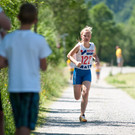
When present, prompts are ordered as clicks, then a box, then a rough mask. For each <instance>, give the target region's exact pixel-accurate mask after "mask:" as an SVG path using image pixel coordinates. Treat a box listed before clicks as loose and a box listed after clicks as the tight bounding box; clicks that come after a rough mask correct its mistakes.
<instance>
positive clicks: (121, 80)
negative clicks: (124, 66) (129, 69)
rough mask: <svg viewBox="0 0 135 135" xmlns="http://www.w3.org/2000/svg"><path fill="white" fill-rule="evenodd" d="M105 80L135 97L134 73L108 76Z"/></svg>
mask: <svg viewBox="0 0 135 135" xmlns="http://www.w3.org/2000/svg"><path fill="white" fill-rule="evenodd" d="M105 80H106V81H107V83H109V84H111V85H113V86H115V87H117V88H120V89H122V90H123V91H125V92H126V93H127V94H128V95H130V96H131V97H132V98H134V99H135V73H127V74H117V75H113V76H108V77H107V78H106V79H105Z"/></svg>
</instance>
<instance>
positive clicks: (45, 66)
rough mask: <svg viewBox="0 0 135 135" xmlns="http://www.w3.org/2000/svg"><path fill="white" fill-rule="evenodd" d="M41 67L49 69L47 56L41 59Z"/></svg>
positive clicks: (43, 69)
mask: <svg viewBox="0 0 135 135" xmlns="http://www.w3.org/2000/svg"><path fill="white" fill-rule="evenodd" d="M40 68H41V70H42V71H45V70H46V69H47V62H46V58H43V59H40Z"/></svg>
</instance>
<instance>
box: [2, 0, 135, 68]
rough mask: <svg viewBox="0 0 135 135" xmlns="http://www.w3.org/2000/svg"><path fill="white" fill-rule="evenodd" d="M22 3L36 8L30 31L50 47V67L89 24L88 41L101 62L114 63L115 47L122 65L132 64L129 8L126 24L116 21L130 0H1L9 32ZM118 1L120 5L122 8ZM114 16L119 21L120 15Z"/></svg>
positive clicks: (134, 32) (133, 44)
mask: <svg viewBox="0 0 135 135" xmlns="http://www.w3.org/2000/svg"><path fill="white" fill-rule="evenodd" d="M26 1H27V2H32V3H33V4H35V5H36V6H37V8H38V16H39V22H38V24H37V25H36V26H35V27H34V28H33V30H35V31H37V33H39V34H42V35H43V36H45V37H46V39H47V41H48V43H49V44H50V46H51V48H52V50H53V54H52V55H51V56H50V57H49V59H48V61H49V62H51V63H52V64H54V65H57V63H59V62H60V61H61V60H62V59H64V58H65V59H66V54H67V53H68V52H69V50H70V49H71V48H72V47H73V46H74V45H75V44H76V43H77V41H78V40H79V39H80V35H79V33H80V31H81V29H82V28H84V27H85V26H86V25H89V26H91V27H93V33H92V39H91V42H94V43H95V45H96V48H97V54H98V55H99V58H100V60H101V61H105V62H109V63H110V62H111V61H112V60H113V61H115V63H114V64H116V60H115V59H116V57H115V46H116V45H119V46H120V47H121V48H122V51H123V56H124V65H132V66H134V65H135V53H134V50H135V39H134V37H135V30H134V29H135V26H134V25H135V18H134V16H135V9H134V8H133V6H132V8H130V10H131V11H132V12H131V11H130V15H128V17H127V18H128V20H126V23H125V22H123V23H122V22H121V23H118V22H120V21H118V22H116V14H117V15H119V13H120V11H121V8H124V7H125V11H126V10H127V8H126V7H127V6H128V5H133V3H131V2H133V1H134V0H130V1H127V0H121V1H119V0H113V1H110V0H109V1H108V0H103V3H96V2H97V0H94V1H95V3H94V5H92V3H91V0H90V1H89V2H88V0H87V2H86V0H63V1H62V0H46V1H45V0H19V1H18V0H10V1H9V0H2V1H0V5H1V6H2V8H3V10H4V11H5V13H6V14H7V15H8V16H9V18H10V19H11V22H12V30H11V31H13V30H14V29H16V28H18V20H17V18H16V16H17V12H18V9H19V6H20V5H21V4H22V3H23V2H26ZM98 1H99V0H98ZM123 1H124V2H123ZM92 2H93V1H92ZM120 2H123V4H124V5H123V6H122V7H121V3H120ZM123 10H124V9H123ZM123 12H124V11H123ZM117 17H118V19H120V16H117ZM127 18H126V19H127ZM64 43H65V46H64Z"/></svg>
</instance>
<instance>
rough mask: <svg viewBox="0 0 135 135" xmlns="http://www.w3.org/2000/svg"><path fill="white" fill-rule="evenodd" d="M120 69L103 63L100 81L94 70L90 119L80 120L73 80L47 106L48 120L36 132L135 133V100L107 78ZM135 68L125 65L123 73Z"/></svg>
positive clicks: (37, 134) (60, 134)
mask: <svg viewBox="0 0 135 135" xmlns="http://www.w3.org/2000/svg"><path fill="white" fill-rule="evenodd" d="M110 72H112V74H116V73H118V72H120V69H118V68H117V67H113V68H109V67H103V68H102V70H101V76H100V81H99V82H98V83H96V81H95V80H96V78H95V72H94V70H93V69H92V73H93V77H92V79H93V82H92V86H91V89H90V93H89V102H88V106H87V110H86V118H87V120H88V122H87V123H80V122H79V115H80V102H81V100H79V101H76V100H75V99H74V96H73V87H72V82H69V87H68V88H67V89H66V90H65V92H64V93H63V95H62V97H61V98H59V99H58V100H57V101H56V102H54V103H53V104H52V105H51V106H50V107H49V108H48V109H50V112H49V113H48V114H47V122H46V123H44V125H42V126H41V127H39V128H38V129H37V130H36V131H34V134H35V135H135V100H133V99H132V98H130V97H129V96H128V95H127V94H126V93H125V92H123V91H122V90H120V89H116V88H115V87H113V86H111V85H108V84H107V83H106V82H105V81H104V78H105V77H106V76H107V75H108V74H109V73H110ZM126 72H135V68H130V67H124V68H123V69H122V73H126Z"/></svg>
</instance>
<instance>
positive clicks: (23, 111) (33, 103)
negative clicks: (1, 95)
mask: <svg viewBox="0 0 135 135" xmlns="http://www.w3.org/2000/svg"><path fill="white" fill-rule="evenodd" d="M10 101H11V105H12V109H13V115H14V120H15V126H16V128H20V127H22V126H24V127H27V128H29V129H30V130H34V129H35V125H36V122H37V116H38V109H39V93H10Z"/></svg>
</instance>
